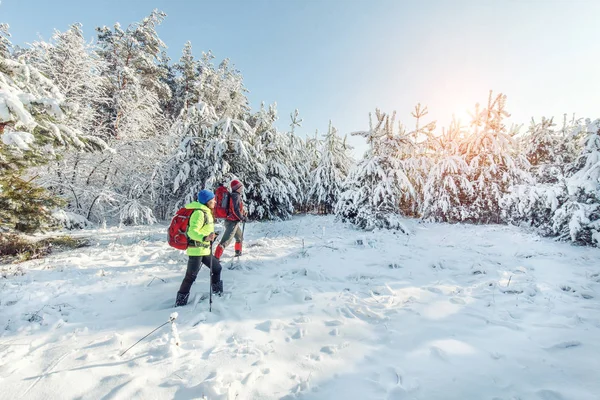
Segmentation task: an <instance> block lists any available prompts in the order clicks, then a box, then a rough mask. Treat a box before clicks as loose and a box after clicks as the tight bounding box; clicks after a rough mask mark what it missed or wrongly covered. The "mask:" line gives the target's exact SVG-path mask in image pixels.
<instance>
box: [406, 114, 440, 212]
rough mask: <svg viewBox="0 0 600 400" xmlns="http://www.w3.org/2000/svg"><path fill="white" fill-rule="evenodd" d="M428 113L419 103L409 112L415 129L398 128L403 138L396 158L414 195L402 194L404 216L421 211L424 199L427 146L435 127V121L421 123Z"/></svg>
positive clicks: (428, 163) (427, 165) (429, 159)
mask: <svg viewBox="0 0 600 400" xmlns="http://www.w3.org/2000/svg"><path fill="white" fill-rule="evenodd" d="M427 114H429V111H428V110H427V107H423V106H421V103H419V104H417V105H416V106H415V109H414V110H413V111H412V112H411V115H412V117H413V118H414V119H415V129H414V131H412V132H408V133H406V131H405V129H404V127H401V128H400V132H399V135H400V136H401V137H402V138H403V139H404V140H403V141H402V142H401V144H402V146H399V147H398V149H397V150H398V158H399V159H400V160H401V161H402V165H403V168H404V170H405V173H406V175H407V176H408V178H409V179H410V181H411V183H412V185H413V187H414V190H415V195H414V196H403V197H402V199H401V202H400V210H401V211H402V213H403V214H404V215H406V216H411V217H417V216H419V215H420V213H421V209H422V207H423V200H424V187H425V184H426V181H427V176H428V175H429V171H430V170H431V158H430V155H431V152H430V150H431V149H430V148H429V142H430V139H431V138H432V137H433V132H434V130H435V127H436V122H435V121H432V122H429V123H425V124H424V123H423V118H424V117H426V116H427Z"/></svg>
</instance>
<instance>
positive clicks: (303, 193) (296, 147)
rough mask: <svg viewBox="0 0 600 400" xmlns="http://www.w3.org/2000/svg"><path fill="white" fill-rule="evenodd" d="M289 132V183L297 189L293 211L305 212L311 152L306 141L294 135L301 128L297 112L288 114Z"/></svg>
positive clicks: (307, 205) (307, 198) (309, 178)
mask: <svg viewBox="0 0 600 400" xmlns="http://www.w3.org/2000/svg"><path fill="white" fill-rule="evenodd" d="M290 119H291V121H290V131H289V132H288V135H287V146H288V148H289V149H290V158H289V162H288V165H289V168H290V171H291V181H292V183H293V185H294V186H295V187H296V188H297V195H296V202H295V204H294V210H295V211H297V212H306V211H308V209H309V204H308V203H309V199H310V196H309V190H310V183H311V180H312V176H311V172H312V170H311V167H312V159H311V155H312V154H311V152H310V151H309V149H308V145H307V142H306V140H304V139H302V138H300V137H299V136H298V135H296V128H298V127H301V126H302V119H301V118H300V113H299V112H298V110H294V112H293V113H291V114H290Z"/></svg>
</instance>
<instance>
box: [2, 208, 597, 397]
mask: <svg viewBox="0 0 600 400" xmlns="http://www.w3.org/2000/svg"><path fill="white" fill-rule="evenodd" d="M407 224H408V226H409V227H410V229H411V230H412V232H413V234H412V235H410V236H403V235H400V234H392V233H390V232H375V233H364V232H361V231H357V230H354V229H353V228H351V227H349V226H345V225H342V224H337V223H334V222H333V219H332V218H331V217H316V216H310V217H298V218H294V219H293V220H291V221H287V222H278V223H252V224H248V225H247V226H246V236H247V241H246V249H245V251H246V253H245V255H244V256H243V258H242V261H241V265H242V266H243V268H244V269H241V270H228V269H224V271H223V280H224V283H225V289H226V290H227V291H230V292H231V294H230V295H228V296H226V297H224V298H215V300H214V304H213V312H212V313H209V312H208V301H207V300H202V301H200V302H198V303H197V304H195V300H196V299H200V295H202V294H203V293H205V292H206V291H207V290H208V272H207V270H206V269H203V270H202V271H201V273H200V275H199V278H198V280H197V282H196V284H195V285H194V286H193V288H192V295H191V297H190V299H191V301H190V304H188V306H186V307H183V308H178V309H173V308H171V307H170V306H171V305H172V304H173V302H174V299H175V294H176V292H177V289H178V287H179V284H180V283H181V279H182V278H183V274H184V271H185V263H186V257H185V256H184V255H183V254H182V253H181V252H178V251H176V250H173V249H171V248H169V247H168V245H167V244H166V243H165V238H166V236H165V235H166V234H165V231H166V227H165V226H155V227H143V228H139V227H138V228H128V229H117V228H115V229H106V230H93V231H85V232H84V233H83V234H85V235H88V234H89V235H92V237H93V239H92V241H93V246H92V247H88V248H83V249H80V250H76V251H71V252H66V253H61V254H56V255H53V256H51V257H49V258H47V259H45V260H37V261H31V262H28V263H25V264H22V266H23V268H24V269H25V271H26V274H25V275H24V276H17V277H11V278H8V279H3V280H2V281H0V285H1V286H0V288H1V289H0V301H1V303H0V323H1V324H2V325H1V329H2V330H1V331H0V388H1V389H0V398H2V399H19V398H24V399H59V398H60V399H101V398H102V399H138V398H139V399H170V398H175V399H192V398H203V397H205V398H207V399H211V400H212V399H279V398H298V399H428V400H431V399H523V400H524V399H542V400H560V399H582V400H583V399H586V400H593V399H598V398H600V378H599V375H598V373H599V372H598V371H600V300H599V299H600V250H598V249H594V248H581V247H573V246H571V245H569V244H565V243H556V242H554V241H551V240H547V239H540V238H539V237H537V236H536V235H534V234H531V233H527V232H525V231H523V230H520V229H518V228H514V227H507V226H465V225H443V224H418V223H416V221H408V222H407ZM357 240H360V241H362V245H361V244H359V243H357ZM232 251H233V245H232V246H231V247H230V248H228V249H227V250H226V254H225V256H224V260H225V263H224V264H225V266H229V264H230V260H231V253H232ZM193 298H194V300H192V299H193ZM173 311H177V312H178V313H179V317H178V319H177V320H176V326H177V330H178V332H179V337H180V339H181V343H180V346H176V345H175V344H174V342H175V339H174V336H173V333H172V330H171V328H170V327H169V324H167V325H166V326H164V327H163V328H161V329H160V330H158V331H157V332H155V333H154V334H153V335H151V336H149V337H148V338H147V339H146V340H144V341H142V342H141V343H140V344H138V345H137V346H135V347H134V348H132V349H131V350H129V351H128V352H127V353H126V354H125V355H124V356H120V353H122V352H123V351H124V350H126V349H127V348H128V347H130V346H131V345H132V344H134V343H135V342H136V341H137V340H139V339H140V338H141V337H142V336H144V335H146V334H147V333H148V332H150V331H151V330H152V329H154V328H156V327H157V326H159V325H161V324H163V323H165V322H167V321H168V320H169V316H170V315H171V313H172V312H173Z"/></svg>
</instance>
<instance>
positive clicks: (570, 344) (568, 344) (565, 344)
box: [546, 340, 582, 350]
mask: <svg viewBox="0 0 600 400" xmlns="http://www.w3.org/2000/svg"><path fill="white" fill-rule="evenodd" d="M581 345H582V343H581V342H580V341H579V340H569V341H566V342H560V343H557V344H555V345H554V346H550V347H548V348H547V349H546V350H563V349H570V348H573V347H579V346H581Z"/></svg>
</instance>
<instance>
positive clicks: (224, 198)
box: [213, 185, 231, 219]
mask: <svg viewBox="0 0 600 400" xmlns="http://www.w3.org/2000/svg"><path fill="white" fill-rule="evenodd" d="M230 197H231V195H230V193H229V190H227V188H226V187H225V186H224V185H222V186H219V187H218V188H217V190H216V191H215V198H216V200H217V204H216V205H215V209H214V211H213V215H214V217H215V218H220V219H225V218H227V216H228V215H229V199H230Z"/></svg>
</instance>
